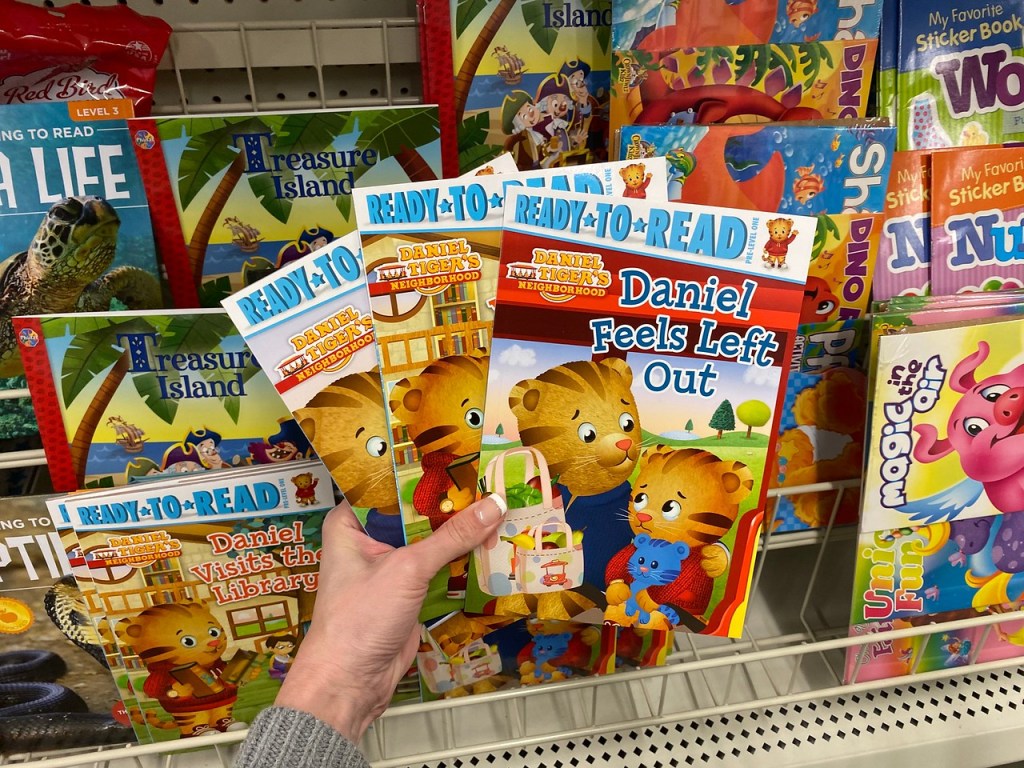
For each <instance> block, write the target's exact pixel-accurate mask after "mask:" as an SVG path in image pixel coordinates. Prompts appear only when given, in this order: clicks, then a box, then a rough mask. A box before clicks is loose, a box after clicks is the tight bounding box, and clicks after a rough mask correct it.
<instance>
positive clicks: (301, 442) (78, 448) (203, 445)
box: [15, 309, 312, 492]
mask: <svg viewBox="0 0 1024 768" xmlns="http://www.w3.org/2000/svg"><path fill="white" fill-rule="evenodd" d="M15 323H16V327H17V333H18V346H19V350H20V352H21V355H22V359H23V360H24V362H25V367H26V372H27V374H28V381H29V389H30V391H31V392H32V398H33V403H34V405H35V408H36V412H37V414H38V416H39V424H40V434H41V436H42V439H43V448H44V449H45V451H46V458H47V464H48V466H49V471H50V477H51V478H52V481H53V485H54V488H55V489H56V490H58V491H62V492H69V491H75V490H80V489H83V488H85V487H87V486H103V485H124V484H127V483H130V482H131V481H132V479H133V478H136V477H143V476H146V475H151V474H159V473H164V472H193V471H200V470H209V469H224V468H232V467H238V466H243V465H246V464H269V463H275V462H281V461H289V460H292V459H297V458H300V459H301V458H308V457H309V456H310V454H311V453H312V449H311V448H310V446H309V442H308V441H307V440H306V438H305V436H304V435H303V434H302V431H301V430H300V429H299V428H298V427H297V425H296V424H295V422H294V421H293V420H292V418H291V413H290V412H289V411H288V409H287V408H286V407H285V406H284V403H283V402H281V398H280V397H279V396H278V394H277V392H275V391H274V387H273V385H272V384H271V383H270V381H269V379H268V378H267V376H266V374H264V373H263V371H262V370H261V369H260V367H259V365H258V364H257V362H256V360H255V358H254V357H253V355H252V352H250V351H249V349H248V347H246V345H245V341H244V340H243V339H242V337H241V336H240V335H239V333H238V331H237V329H236V328H235V326H234V325H233V324H232V323H231V320H230V319H229V318H228V316H227V313H225V312H223V311H222V310H216V309H192V310H187V311H184V312H164V311H154V312H106V313H92V312H90V313H79V314H72V315H46V316H41V317H19V318H17V319H16V320H15Z"/></svg>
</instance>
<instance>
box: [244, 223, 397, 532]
mask: <svg viewBox="0 0 1024 768" xmlns="http://www.w3.org/2000/svg"><path fill="white" fill-rule="evenodd" d="M224 308H225V309H226V310H227V313H228V316H229V317H230V318H231V320H232V322H233V323H234V324H235V327H237V328H238V330H239V333H240V334H241V335H242V338H243V339H244V340H245V342H246V344H247V345H248V346H249V348H250V349H251V350H252V352H253V354H254V355H255V356H256V358H257V360H258V361H259V363H260V365H261V366H262V368H263V370H264V372H265V373H266V375H267V376H268V378H269V379H270V381H271V383H272V384H273V385H274V388H275V389H276V390H277V392H278V394H279V395H280V396H281V398H282V399H283V400H284V404H285V406H287V408H288V410H289V411H290V412H291V413H292V415H293V416H294V418H295V420H296V423H297V424H298V425H299V428H300V429H301V430H302V431H303V433H304V434H305V435H306V438H307V439H308V440H309V442H310V443H311V444H312V446H313V449H314V450H315V451H316V453H317V455H318V456H319V457H320V458H321V460H322V461H323V462H324V463H325V464H326V466H327V469H328V470H329V471H330V472H331V476H332V477H333V478H334V481H335V483H337V485H338V488H340V489H341V492H342V493H343V494H344V495H345V497H346V498H347V499H348V501H349V503H350V504H352V506H353V508H354V509H355V510H356V514H357V516H358V517H359V518H360V520H361V521H362V522H363V524H364V526H365V527H366V529H367V532H368V533H369V534H370V535H371V536H373V537H374V538H376V539H378V540H379V541H384V542H386V543H388V544H391V545H392V546H395V547H400V546H402V545H403V544H404V543H405V532H404V530H405V527H404V525H403V522H402V516H401V509H400V505H399V503H398V490H397V483H396V480H395V467H394V463H393V461H392V457H391V451H390V450H389V441H388V439H387V434H388V422H387V405H386V403H385V402H384V392H383V389H382V388H381V380H380V367H379V363H378V361H377V349H376V343H375V341H374V327H373V316H372V311H371V309H370V294H369V292H368V291H367V285H366V273H365V272H364V270H363V261H362V256H361V253H360V244H359V233H358V232H350V233H349V234H347V235H345V236H344V237H342V238H339V239H338V240H335V241H334V242H332V243H331V244H329V245H326V246H324V247H323V248H318V249H316V250H315V251H313V252H312V253H309V254H307V255H306V256H303V257H302V258H301V259H299V260H298V261H294V262H292V263H291V264H288V265H286V266H284V267H282V268H281V269H280V270H278V271H277V272H274V273H273V274H271V275H268V276H267V277H265V278H263V279H262V280H260V281H258V282H256V283H253V284H252V285H250V286H246V287H245V288H242V289H241V290H240V291H238V292H236V293H235V294H233V295H232V296H230V297H228V298H227V299H226V300H225V301H224ZM409 522H412V520H411V519H410V521H409Z"/></svg>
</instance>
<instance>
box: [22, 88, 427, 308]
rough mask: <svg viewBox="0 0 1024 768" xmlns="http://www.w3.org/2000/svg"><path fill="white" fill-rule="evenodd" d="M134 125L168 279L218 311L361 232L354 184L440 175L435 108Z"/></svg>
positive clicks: (140, 121)
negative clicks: (273, 275)
mask: <svg viewBox="0 0 1024 768" xmlns="http://www.w3.org/2000/svg"><path fill="white" fill-rule="evenodd" d="M130 125H131V130H132V135H133V136H134V138H135V148H136V152H137V154H138V158H139V165H140V166H141V168H142V173H143V180H144V181H145V184H146V194H147V196H148V198H149V201H150V206H151V207H152V210H153V222H154V230H155V233H156V236H157V241H158V245H159V248H160V254H161V256H162V258H163V259H164V261H165V262H166V263H167V265H168V266H167V269H168V278H169V279H170V281H171V284H172V285H174V286H177V288H178V289H179V291H180V292H181V293H182V294H183V295H188V296H189V297H190V303H188V304H185V305H184V306H204V307H219V306H220V302H221V300H223V299H224V298H225V297H227V296H228V295H230V294H231V293H233V292H234V291H237V290H238V289H239V288H241V287H243V286H245V285H249V284H251V283H252V282H255V281H256V280H258V279H260V278H262V277H263V276H265V275H267V274H268V273H270V272H272V271H273V270H275V269H277V268H278V267H281V266H283V265H284V264H287V263H288V262H290V261H293V260H295V259H297V258H299V257H301V256H303V255H305V254H307V253H309V252H310V251H312V250H314V249H316V248H319V247H321V246H323V245H326V244H327V243H328V242H330V241H331V240H334V239H335V238H336V237H340V236H341V235H344V234H347V233H348V232H351V231H352V230H353V229H355V217H354V215H353V214H352V189H353V188H354V187H356V186H375V185H381V184H395V183H399V182H408V181H425V180H429V179H436V178H439V177H440V176H441V149H440V135H439V128H438V118H437V108H436V107H432V106H409V107H386V108H380V109H378V108H367V109H350V110H342V111H336V110H316V111H311V112H280V113H260V114H254V113H245V114H232V115H203V116H189V117H158V118H152V119H151V118H145V119H143V118H139V119H136V120H133V121H132V122H131V124H130ZM23 314H24V313H23Z"/></svg>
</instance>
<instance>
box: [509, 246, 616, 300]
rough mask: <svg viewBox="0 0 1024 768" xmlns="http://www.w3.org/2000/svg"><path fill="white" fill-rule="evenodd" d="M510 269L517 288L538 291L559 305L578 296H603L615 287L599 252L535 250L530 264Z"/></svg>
mask: <svg viewBox="0 0 1024 768" xmlns="http://www.w3.org/2000/svg"><path fill="white" fill-rule="evenodd" d="M507 269H508V277H509V279H510V280H515V281H516V287H517V288H519V289H520V290H526V291H538V292H539V293H540V295H541V296H542V297H543V298H545V299H547V300H548V301H550V302H553V303H556V304H561V303H563V302H566V301H571V300H572V299H573V298H575V297H576V296H596V297H598V298H600V297H603V296H605V295H606V294H607V293H608V288H609V286H611V284H612V273H611V272H609V271H608V270H606V269H605V268H604V261H602V259H601V257H600V256H599V255H598V254H596V253H577V252H575V251H553V250H548V249H547V248H534V249H533V253H532V257H531V259H530V261H516V262H513V263H511V264H508V265H507Z"/></svg>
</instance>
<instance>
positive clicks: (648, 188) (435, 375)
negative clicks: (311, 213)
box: [355, 158, 666, 620]
mask: <svg viewBox="0 0 1024 768" xmlns="http://www.w3.org/2000/svg"><path fill="white" fill-rule="evenodd" d="M665 181H666V176H665V161H664V159H661V158H656V159H652V160H645V161H643V162H639V163H637V162H628V163H600V164H594V165H584V166H574V167H570V168H556V169H551V170H540V171H528V172H525V173H520V174H502V175H495V176H476V177H463V178H459V179H453V180H450V181H443V182H437V183H431V184H410V185H399V186H393V187H384V188H374V189H357V190H356V193H355V204H356V212H357V218H358V221H359V234H360V237H361V238H362V250H363V259H364V261H365V264H366V273H367V280H368V281H369V292H370V302H371V308H372V311H373V323H374V332H375V334H376V339H377V348H378V354H379V357H380V366H381V379H382V381H383V386H384V393H385V400H386V402H387V403H388V414H387V416H388V433H387V438H388V443H389V450H390V452H391V455H392V457H393V461H394V463H395V470H396V472H397V476H398V495H399V503H400V504H401V505H402V515H403V519H405V520H412V521H413V522H412V523H410V524H409V525H408V526H407V528H406V540H407V541H412V540H414V539H417V538H420V537H423V536H426V535H429V534H430V532H431V531H433V530H436V529H437V528H438V527H439V526H440V525H441V524H442V523H443V522H444V521H445V520H446V519H448V517H449V516H450V515H451V513H453V512H455V511H458V510H460V509H462V508H464V507H466V506H468V505H469V504H470V503H471V502H472V501H473V499H474V498H475V495H476V477H475V463H476V461H477V454H479V452H480V434H481V433H480V429H481V427H482V420H481V408H482V406H483V397H484V382H485V380H486V377H487V364H488V348H489V346H490V333H491V321H492V318H493V317H494V306H495V305H494V300H495V299H494V286H495V280H496V279H497V272H498V256H499V253H500V242H501V216H502V211H503V209H504V206H505V199H506V197H507V195H508V194H509V192H510V191H511V190H513V189H516V188H517V187H519V186H528V187H531V188H541V189H542V188H545V187H552V188H558V189H574V190H576V191H586V192H590V193H596V194H606V195H614V196H620V197H627V198H628V197H638V198H642V197H645V196H651V197H655V196H658V199H663V197H664V190H665V186H663V185H664V184H665ZM580 287H581V288H583V287H585V286H580ZM460 458H461V459H464V460H465V461H464V462H463V464H466V463H468V464H469V465H470V466H469V467H468V471H467V472H466V473H465V476H462V475H457V476H455V475H453V473H452V472H450V471H449V469H450V468H451V466H452V465H453V462H457V460H459V459H460ZM455 466H456V467H458V466H459V464H458V463H456V464H455ZM466 579H467V573H466V571H465V561H464V560H462V561H460V562H457V563H455V564H453V565H452V567H451V568H450V569H449V573H447V574H438V576H437V578H436V579H435V580H434V581H433V582H431V589H430V591H429V593H428V596H427V600H426V603H425V606H424V613H423V615H422V617H423V619H424V620H427V619H433V618H438V617H440V616H445V615H447V614H449V613H451V612H452V611H454V610H459V609H461V608H462V604H463V599H464V593H465V585H466Z"/></svg>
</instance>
